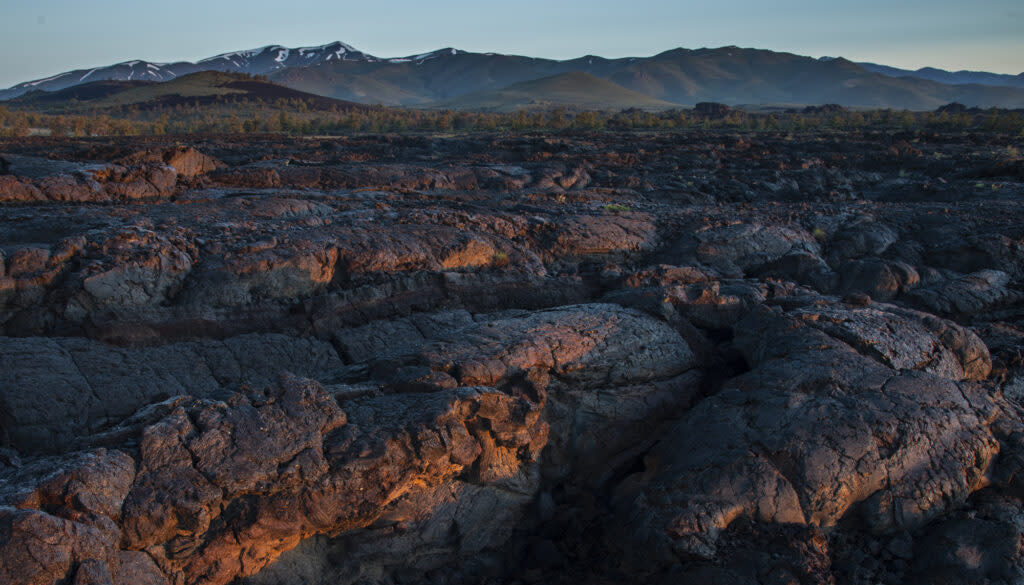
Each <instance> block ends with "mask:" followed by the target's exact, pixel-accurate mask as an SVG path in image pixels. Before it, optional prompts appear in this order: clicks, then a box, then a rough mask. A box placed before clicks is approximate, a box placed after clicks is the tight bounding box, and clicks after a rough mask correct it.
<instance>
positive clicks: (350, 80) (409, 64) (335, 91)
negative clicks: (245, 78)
mask: <svg viewBox="0 0 1024 585" xmlns="http://www.w3.org/2000/svg"><path fill="white" fill-rule="evenodd" d="M211 70H212V71H230V72H239V73H249V74H260V75H269V76H270V77H271V78H272V79H273V80H275V81H277V82H278V83H281V84H283V85H287V86H289V87H292V88H295V89H298V90H301V91H306V92H310V93H315V94H318V95H323V96H329V97H333V98H337V99H343V100H351V101H357V102H362V103H368V104H375V103H381V104H386V105H403V106H419V105H427V104H437V103H439V102H447V101H449V100H453V99H454V98H460V97H462V96H465V95H467V94H471V93H475V92H486V91H495V90H503V89H504V88H507V87H509V86H511V85H513V84H516V83H521V82H525V81H533V80H538V79H542V78H545V77H551V76H554V75H560V74H564V73H569V72H571V71H581V72H584V73H587V74H590V75H592V76H595V77H599V78H602V79H604V80H607V81H610V82H612V83H615V84H618V85H620V86H622V87H624V88H626V89H627V90H632V91H634V92H638V93H641V94H644V95H645V96H647V97H649V98H653V99H655V100H662V101H665V102H670V103H672V104H678V105H693V104H695V103H698V102H702V101H716V102H724V103H728V104H777V103H781V104H822V103H837V104H841V105H844V106H864V107H889V108H910V109H933V108H935V107H937V106H940V105H942V104H945V103H949V102H953V101H956V102H960V103H964V104H966V105H969V106H982V107H991V106H997V107H1011V108H1015V107H1024V87H1011V85H1014V84H1009V85H1006V84H1004V85H992V84H991V83H990V82H991V79H989V78H986V77H984V76H982V75H980V74H979V75H975V76H967V77H965V76H962V75H959V74H957V75H954V76H952V77H949V76H947V77H944V78H939V77H936V76H935V75H925V74H922V73H920V72H918V75H916V76H906V75H902V73H903V72H902V71H901V70H895V69H894V70H891V71H890V70H888V69H880V68H879V66H871V65H870V64H868V66H865V65H862V64H858V63H853V62H851V61H848V60H846V59H842V58H836V59H814V58H811V57H805V56H801V55H795V54H792V53H780V52H775V51H767V50H760V49H744V48H739V47H732V46H730V47H721V48H717V49H697V50H691V49H682V48H680V49H673V50H670V51H666V52H664V53H660V54H658V55H654V56H652V57H643V58H640V57H630V58H622V59H605V58H602V57H597V56H585V57H580V58H578V59H571V60H567V61H555V60H551V59H537V58H533V57H526V56H517V55H500V54H495V53H469V52H465V51H459V50H456V49H451V48H447V49H441V50H438V51H432V52H429V53H423V54H420V55H411V56H408V57H401V58H392V59H382V58H379V57H375V56H372V55H368V54H366V53H362V52H360V51H358V50H356V49H354V48H353V47H351V46H349V45H346V44H344V43H340V42H336V43H331V44H328V45H323V46H320V47H306V48H299V49H289V48H286V47H282V46H279V45H271V46H267V47H263V48H261V49H254V50H250V51H238V52H233V53H225V54H222V55H217V56H216V57H211V58H209V59H203V60H201V61H198V62H196V63H187V62H180V63H171V64H159V63H149V62H146V61H130V62H126V63H121V64H118V65H113V66H110V67H100V68H96V69H91V70H77V71H72V72H68V73H63V74H60V75H57V76H54V77H50V78H47V79H41V80H36V81H31V82H26V83H22V84H19V85H17V86H14V87H12V88H10V89H8V90H6V91H0V99H12V98H15V97H17V96H19V95H22V94H24V93H26V92H28V91H31V90H33V89H41V90H46V91H54V90H60V89H65V88H68V87H73V86H76V85H80V84H82V83H88V82H93V81H102V80H120V81H134V80H144V81H167V80H171V79H174V78H176V77H179V76H182V75H187V74H189V73H194V72H196V71H211ZM936 71H938V70H936ZM925 77H930V78H925ZM940 77H941V76H940ZM1007 77H1011V76H1007ZM947 78H948V80H950V81H959V80H962V79H964V80H970V81H976V83H970V84H949V83H945V82H943V81H944V80H945V79H947ZM1011 79H1012V77H1011ZM513 91H514V90H513ZM585 91H586V90H585V89H583V88H581V89H580V92H581V93H585ZM537 99H538V100H540V101H543V99H544V98H543V96H538V97H537Z"/></svg>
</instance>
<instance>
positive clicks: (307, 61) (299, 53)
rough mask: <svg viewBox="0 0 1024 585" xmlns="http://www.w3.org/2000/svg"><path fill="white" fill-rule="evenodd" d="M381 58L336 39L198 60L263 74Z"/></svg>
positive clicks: (203, 65) (202, 64) (216, 66)
mask: <svg viewBox="0 0 1024 585" xmlns="http://www.w3.org/2000/svg"><path fill="white" fill-rule="evenodd" d="M380 60H381V59H378V58H377V57H374V56H373V55H367V54H366V53H363V52H362V51H359V50H357V49H355V48H354V47H352V46H351V45H346V44H345V43H342V42H333V43H329V44H327V45H321V46H319V47H299V48H297V49H289V48H288V47H282V46H281V45H268V46H266V47H261V48H259V49H252V50H251V51H235V52H233V53H224V54H221V55H217V56H215V57H210V58H208V59H203V60H201V61H199V62H197V63H196V66H197V67H199V68H201V69H215V70H217V71H224V70H228V71H234V72H241V73H251V74H254V75H264V74H267V73H270V72H271V71H276V70H278V69H284V68H286V67H308V66H310V65H318V64H320V63H327V62H330V61H368V62H377V61H380Z"/></svg>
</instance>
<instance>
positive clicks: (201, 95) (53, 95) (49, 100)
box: [10, 71, 365, 113]
mask: <svg viewBox="0 0 1024 585" xmlns="http://www.w3.org/2000/svg"><path fill="white" fill-rule="evenodd" d="M278 99H286V100H295V99H299V100H303V101H304V102H306V105H307V107H312V108H315V109H333V108H335V107H340V108H343V109H346V108H362V107H365V106H363V105H362V104H357V103H354V102H347V101H343V100H337V99H333V98H329V97H324V96H321V95H315V94H311V93H306V92H303V91H299V90H297V89H292V88H290V87H285V86H283V85H278V84H276V83H271V82H268V81H262V80H259V79H253V78H249V77H248V76H246V75H239V74H233V73H219V72H216V71H201V72H198V73H192V74H189V75H185V76H182V77H179V78H177V79H174V80H172V81H166V82H156V81H95V82H92V83H86V84H83V85H76V86H73V87H68V88H65V89H61V90H58V91H52V92H46V91H32V92H29V93H27V94H24V95H22V96H20V97H17V98H15V99H13V100H10V104H11V105H12V106H16V107H20V108H25V109H33V110H39V111H46V112H51V113H73V112H77V111H83V110H95V109H101V110H102V109H104V108H114V107H120V106H136V107H139V108H153V107H158V106H176V105H179V104H188V105H197V104H198V105H206V104H210V103H214V102H236V101H239V100H250V101H254V100H263V101H267V102H270V101H275V100H278Z"/></svg>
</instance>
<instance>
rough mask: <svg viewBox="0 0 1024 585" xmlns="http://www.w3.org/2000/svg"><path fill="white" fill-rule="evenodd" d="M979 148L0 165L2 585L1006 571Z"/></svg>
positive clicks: (522, 145) (1001, 233)
mask: <svg viewBox="0 0 1024 585" xmlns="http://www.w3.org/2000/svg"><path fill="white" fill-rule="evenodd" d="M1020 147H1021V138H1020V137H1018V138H1006V137H1005V136H1004V137H1002V138H998V137H996V138H993V137H992V136H989V135H980V134H974V133H972V132H957V133H951V134H943V133H930V134H916V135H913V136H910V135H907V136H901V135H893V134H883V133H875V132H869V131H863V132H860V131H844V132H830V131H807V132H802V133H795V134H787V133H772V132H762V133H733V132H729V131H700V130H694V131H691V132H686V133H649V134H644V133H621V134H620V133H615V132H605V133H595V134H586V133H575V134H574V133H565V134H559V135H529V134H526V135H524V134H518V135H510V134H472V135H461V136H460V135H456V136H417V135H409V136H393V135H381V136H373V135H370V136H352V137H342V138H331V139H321V138H289V137H259V136H250V137H230V136H224V137H191V138H190V139H189V140H188V142H187V143H182V142H181V141H180V138H178V139H176V138H171V137H168V138H162V137H153V138H119V139H116V140H114V139H102V138H79V139H74V138H64V139H56V138H45V137H34V138H24V139H16V140H8V141H4V142H0V153H2V154H0V360H2V366H0V442H2V448H0V583H4V584H11V585H14V584H18V585H30V584H31V585H36V584H39V585H43V584H46V585H49V584H52V583H73V584H75V585H88V584H95V585H100V584H110V585H129V584H143V585H150V584H152V585H156V584H173V585H192V584H204V585H224V584H228V583H236V584H249V585H272V584H278V583H308V584H325V585H326V584H345V583H353V584H355V583H360V584H363V583H365V584H371V583H380V584H384V583H387V584H392V583H396V584H397V583H431V584H462V583H466V584H468V583H523V584H525V583H580V582H582V583H728V584H732V583H736V584H739V583H764V584H780V585H781V584H802V585H807V584H840V585H843V584H857V585H860V584H864V585H867V584H876V583H885V584H898V583H945V584H961V583H962V584H968V583H970V584H981V583H992V584H995V583H1021V582H1024V504H1022V497H1024V483H1022V480H1024V476H1022V474H1021V473H1020V472H1021V468H1022V464H1024V357H1022V356H1024V160H1022V159H1021V157H1020V155H1019V150H1018V148H1020Z"/></svg>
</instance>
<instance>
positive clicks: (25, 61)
mask: <svg viewBox="0 0 1024 585" xmlns="http://www.w3.org/2000/svg"><path fill="white" fill-rule="evenodd" d="M0 6H2V10H0V13H2V15H3V18H2V19H0V51H2V52H3V54H4V55H5V59H4V63H3V65H2V66H0V87H8V86H11V85H13V84H15V83H18V82H21V81H26V80H28V79H35V78H40V77H45V76H48V75H52V74H56V73H59V72H61V71H66V70H69V69H73V68H88V67H95V66H99V65H106V64H109V63H114V62H119V61H125V60H128V59H146V60H150V61H158V62H159V61H178V60H189V61H192V60H197V59H201V58H205V57H209V56H211V55H214V54H217V53H221V52H226V51H235V50H241V49H252V48H256V47H259V46H263V45H267V44H272V43H276V44H281V45H284V46H289V47H297V46H307V45H319V44H323V43H327V42H330V41H334V40H340V41H343V42H346V43H348V44H350V45H353V46H354V47H356V48H357V49H360V50H362V51H365V52H367V53H370V54H374V55H377V56H381V57H397V56H403V55H409V54H414V53H421V52H424V51H430V50H434V49H438V48H441V47H445V46H452V47H456V48H459V49H464V50H467V51H479V52H484V51H490V52H500V53H511V54H519V55H528V56H531V57H548V58H556V59H566V58H573V57H579V56H582V55H585V54H588V53H589V54H595V55H601V56H604V57H624V56H649V55H653V54H655V53H659V52H661V51H665V50H667V49H670V48H674V47H686V48H698V47H719V46H725V45H739V46H743V47H757V48H762V49H771V50H775V51H788V52H793V53H798V54H801V55H810V56H813V57H820V56H825V55H828V56H843V57H846V58H849V59H851V60H853V61H873V62H876V63H883V64H886V65H892V66H896V67H902V68H910V69H916V68H919V67H923V66H934V67H940V68H943V69H949V70H958V69H973V70H986V71H992V72H996V73H1012V74H1017V73H1020V72H1022V71H1024V8H1022V6H1021V4H1020V3H1019V2H1017V1H1014V0H980V1H978V2H970V3H967V2H957V1H952V0H939V1H925V0H910V1H905V2H899V3H892V2H887V1H883V0H866V1H863V2H856V3H851V2H820V1H808V0H783V1H781V2H773V3H766V2H760V1H757V0H742V1H739V2H728V3H722V2H719V3H714V2H712V3H708V2H680V1H676V0H642V1H637V2H630V3H623V2H618V1H608V0H589V1H582V0H571V1H565V2H550V1H542V0H524V1H521V2H515V3H496V2H475V1H468V0H463V1H451V0H445V1H438V2H419V1H415V0H398V1H393V2H387V3H364V2H321V1H317V2H303V3H298V4H294V5H293V4H288V3H281V2H272V1H269V0H246V1H239V0H228V1H218V2H208V1H200V0H182V1H180V2H174V3H167V2H159V3H158V2H136V1H128V0H95V1H91V2H78V1H71V0H38V1H34V2H23V1H20V0H3V2H2V3H0ZM200 15H202V17H201V18H200V17H199V16H200ZM737 15H741V16H737Z"/></svg>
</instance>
